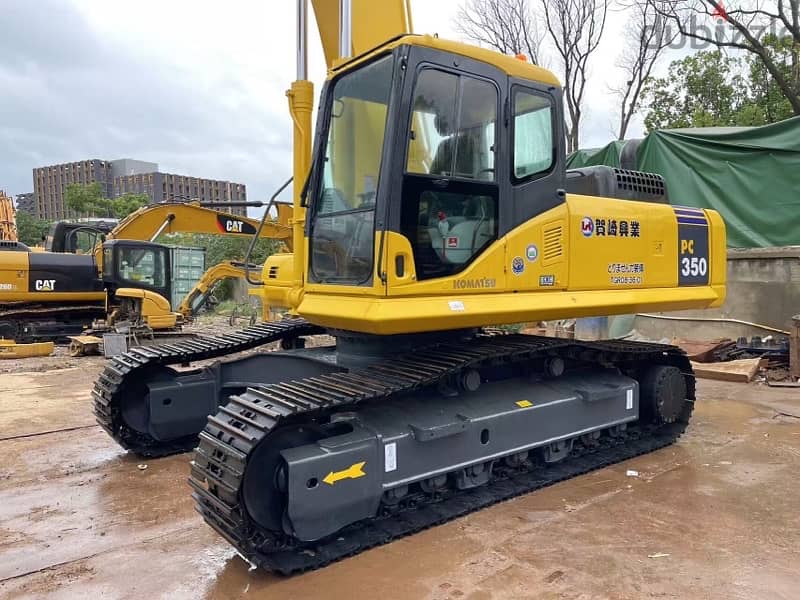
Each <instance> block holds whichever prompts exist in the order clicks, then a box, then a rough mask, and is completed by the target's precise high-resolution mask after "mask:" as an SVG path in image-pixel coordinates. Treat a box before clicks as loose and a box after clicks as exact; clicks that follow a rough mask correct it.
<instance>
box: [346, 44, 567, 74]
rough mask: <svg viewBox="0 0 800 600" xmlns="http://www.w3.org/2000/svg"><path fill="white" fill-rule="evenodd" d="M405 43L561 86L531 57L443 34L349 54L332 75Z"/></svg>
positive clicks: (382, 45)
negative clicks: (519, 56)
mask: <svg viewBox="0 0 800 600" xmlns="http://www.w3.org/2000/svg"><path fill="white" fill-rule="evenodd" d="M403 45H409V46H422V47H425V48H432V49H434V50H441V51H442V52H449V53H451V54H458V55H460V56H464V57H466V58H471V59H473V60H478V61H480V62H484V63H486V64H489V65H492V66H493V67H496V68H497V69H499V70H500V71H503V72H504V73H505V74H506V75H509V76H511V77H519V78H520V79H527V80H529V81H537V82H539V83H544V84H547V85H554V86H557V87H560V86H561V83H560V82H559V81H558V78H556V76H555V75H553V74H552V73H551V72H550V71H548V70H547V69H544V68H542V67H540V66H537V65H534V64H531V63H529V62H528V61H527V60H520V59H519V58H516V57H514V56H508V55H507V54H501V53H500V52H495V51H494V50H487V49H486V48H481V47H479V46H473V45H471V44H464V43H462V42H453V41H451V40H444V39H442V38H439V37H434V36H432V35H415V34H408V35H402V36H399V37H396V38H394V39H392V40H389V41H387V42H386V43H384V44H381V45H380V46H378V47H376V48H374V49H372V50H370V51H368V52H365V53H363V54H360V55H358V56H355V57H353V58H349V59H347V60H345V61H341V62H339V63H338V64H336V65H335V66H334V67H333V68H331V75H335V74H336V72H337V71H339V70H340V69H342V68H346V67H350V66H353V65H355V64H358V63H361V62H365V61H367V60H370V59H371V58H373V57H374V56H375V55H377V54H382V53H384V52H386V51H387V50H393V49H395V48H397V47H398V46H403Z"/></svg>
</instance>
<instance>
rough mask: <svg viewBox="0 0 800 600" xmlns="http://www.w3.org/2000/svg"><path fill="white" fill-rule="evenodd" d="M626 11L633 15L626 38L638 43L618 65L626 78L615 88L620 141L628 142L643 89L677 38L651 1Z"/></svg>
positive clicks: (629, 7) (638, 3)
mask: <svg viewBox="0 0 800 600" xmlns="http://www.w3.org/2000/svg"><path fill="white" fill-rule="evenodd" d="M626 8H627V10H629V11H632V12H633V16H632V17H631V18H630V20H629V21H628V24H627V26H626V32H625V37H626V38H627V39H629V40H631V41H633V42H635V44H632V45H630V46H628V47H626V48H625V49H624V50H623V51H622V54H621V56H620V58H619V60H618V62H617V66H618V67H620V68H621V69H622V72H623V74H624V77H625V81H624V83H623V84H622V85H620V86H618V87H617V88H614V89H613V91H614V93H615V95H616V96H617V97H618V98H619V101H620V116H619V129H618V130H617V139H619V140H624V139H625V134H626V133H627V131H628V126H629V125H630V121H631V118H632V117H633V115H634V114H635V113H636V112H637V110H638V109H639V100H640V98H641V94H642V90H643V89H644V85H645V82H646V81H647V80H648V78H649V77H650V73H651V72H652V71H653V67H654V66H655V64H656V62H658V59H659V57H660V56H661V53H662V52H663V50H664V48H666V47H667V46H669V45H670V43H671V42H672V40H673V39H674V38H675V34H672V33H670V32H669V31H668V30H667V29H666V28H665V27H664V20H663V19H662V18H661V16H660V15H659V14H658V11H656V9H655V7H654V6H653V4H652V2H651V1H649V0H647V1H645V2H634V3H633V4H630V5H627V6H626Z"/></svg>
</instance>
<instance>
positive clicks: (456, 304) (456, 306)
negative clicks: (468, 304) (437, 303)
mask: <svg viewBox="0 0 800 600" xmlns="http://www.w3.org/2000/svg"><path fill="white" fill-rule="evenodd" d="M447 304H449V305H450V310H452V311H455V312H461V311H463V310H464V303H463V302H462V301H461V300H450V302H448V303H447Z"/></svg>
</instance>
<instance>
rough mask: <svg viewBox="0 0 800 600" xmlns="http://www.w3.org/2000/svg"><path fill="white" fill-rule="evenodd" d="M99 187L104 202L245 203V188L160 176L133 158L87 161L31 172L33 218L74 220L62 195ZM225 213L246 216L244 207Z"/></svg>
mask: <svg viewBox="0 0 800 600" xmlns="http://www.w3.org/2000/svg"><path fill="white" fill-rule="evenodd" d="M94 182H98V183H100V187H101V189H102V192H103V195H104V196H105V197H106V198H116V197H118V196H121V195H123V194H126V193H134V194H146V195H147V196H148V197H149V198H150V202H182V201H186V200H200V201H202V202H220V203H222V202H244V201H246V200H247V192H246V188H245V186H244V184H241V183H233V182H230V181H220V180H216V179H206V178H202V177H193V176H187V175H176V174H173V173H162V172H160V171H159V170H158V164H157V163H153V162H147V161H141V160H136V159H132V158H122V159H118V160H101V159H87V160H82V161H76V162H70V163H63V164H60V165H50V166H46V167H38V168H35V169H33V194H34V214H35V216H37V217H38V218H40V219H45V220H48V221H52V220H57V219H65V218H74V217H77V216H80V215H76V214H73V211H71V210H70V209H69V208H68V207H67V206H66V204H65V202H64V193H65V191H66V188H67V186H68V185H70V184H73V183H78V184H83V185H86V184H91V183H94ZM228 212H232V213H233V214H237V215H243V216H244V215H246V214H247V209H246V208H245V207H231V208H230V209H228Z"/></svg>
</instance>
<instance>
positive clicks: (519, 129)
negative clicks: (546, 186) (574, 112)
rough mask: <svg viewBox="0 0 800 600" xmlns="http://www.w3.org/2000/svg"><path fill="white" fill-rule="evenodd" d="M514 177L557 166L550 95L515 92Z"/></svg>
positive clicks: (520, 177) (527, 175)
mask: <svg viewBox="0 0 800 600" xmlns="http://www.w3.org/2000/svg"><path fill="white" fill-rule="evenodd" d="M513 101H514V159H513V160H514V179H516V180H520V179H525V178H527V177H530V176H532V175H536V174H537V173H542V172H544V171H547V170H549V169H550V167H552V166H553V156H554V151H553V148H554V145H555V144H554V140H553V104H552V101H551V100H550V98H549V97H547V96H544V95H541V94H535V93H533V92H528V91H524V90H520V89H517V90H516V91H515V92H514V100H513Z"/></svg>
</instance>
